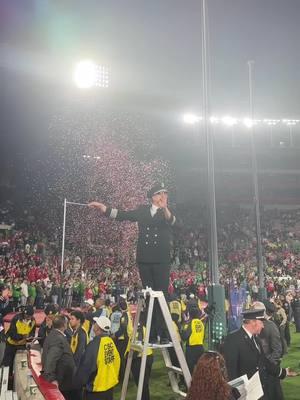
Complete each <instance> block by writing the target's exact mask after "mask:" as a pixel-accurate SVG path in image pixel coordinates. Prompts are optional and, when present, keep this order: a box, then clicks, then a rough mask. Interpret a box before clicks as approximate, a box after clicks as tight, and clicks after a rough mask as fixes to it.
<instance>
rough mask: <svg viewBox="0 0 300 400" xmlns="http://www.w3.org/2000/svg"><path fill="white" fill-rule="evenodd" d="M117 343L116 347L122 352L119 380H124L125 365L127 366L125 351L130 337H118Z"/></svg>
mask: <svg viewBox="0 0 300 400" xmlns="http://www.w3.org/2000/svg"><path fill="white" fill-rule="evenodd" d="M115 344H116V348H117V350H118V352H119V354H120V361H121V364H120V371H119V381H120V382H123V379H124V374H125V367H126V356H125V351H126V349H127V345H128V339H117V340H116V342H115Z"/></svg>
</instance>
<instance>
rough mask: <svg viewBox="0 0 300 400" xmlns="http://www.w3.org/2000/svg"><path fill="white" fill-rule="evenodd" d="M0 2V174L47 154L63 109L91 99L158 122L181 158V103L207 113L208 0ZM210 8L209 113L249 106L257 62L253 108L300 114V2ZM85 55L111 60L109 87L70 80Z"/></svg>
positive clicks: (232, 0) (220, 3)
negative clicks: (204, 24)
mask: <svg viewBox="0 0 300 400" xmlns="http://www.w3.org/2000/svg"><path fill="white" fill-rule="evenodd" d="M0 5H1V6H0V7H1V9H0V96H1V109H0V119H1V124H0V125H1V126H0V129H1V138H2V140H1V169H2V175H3V174H6V175H9V176H10V177H11V179H12V180H14V179H16V175H17V176H19V175H20V173H21V171H24V168H25V165H26V164H28V163H30V162H31V161H32V160H35V159H36V158H39V157H41V156H43V155H45V153H47V151H48V150H49V147H48V145H49V142H50V139H49V135H48V133H49V130H48V128H49V125H50V124H51V123H52V120H53V118H54V116H56V115H57V114H59V113H62V114H63V113H64V112H65V109H68V110H69V109H70V108H72V107H74V110H76V112H80V110H81V107H85V108H87V107H89V105H91V106H92V107H94V108H97V107H99V109H101V112H104V111H103V110H107V112H108V113H110V112H113V113H114V114H115V113H117V112H119V111H120V110H121V112H124V111H128V112H129V113H130V114H131V115H132V114H135V113H138V114H139V115H144V116H145V119H146V120H147V121H151V119H153V121H154V122H155V123H156V124H157V125H156V126H157V128H156V129H157V132H158V133H159V137H161V143H160V145H161V146H159V147H161V148H162V149H163V150H161V149H160V151H162V152H163V153H164V151H165V153H164V154H166V155H168V156H170V157H173V158H174V160H175V161H174V162H175V163H176V156H174V154H175V155H176V153H177V152H178V148H177V147H176V146H175V144H174V143H172V144H174V146H175V147H174V151H173V152H172V151H171V150H170V147H171V146H170V137H171V136H170V135H171V134H172V133H174V132H175V134H176V135H178V136H174V138H175V142H176V141H177V142H180V140H182V139H180V138H179V137H180V136H179V135H180V134H181V133H182V130H183V128H182V126H181V114H182V113H183V112H185V111H194V112H197V113H199V114H201V104H202V99H201V90H202V89H201V88H202V83H201V1H200V0H197V1H196V0H185V1H183V0H152V1H146V0H122V1H116V0H107V1H102V0H85V1H83V0H51V1H50V0H26V1H24V0H18V1H17V0H0ZM208 7H209V30H210V56H211V68H210V72H211V111H212V114H213V115H221V116H222V115H225V114H230V115H234V116H237V117H243V116H245V115H247V114H249V113H248V71H247V61H248V60H254V61H255V71H254V110H255V115H256V116H257V117H259V118H299V117H300V110H299V104H300V98H299V97H300V90H299V78H300V76H299V75H300V68H299V64H300V51H299V37H300V24H299V15H300V2H299V0H251V1H249V0H209V1H208ZM82 58H92V59H94V60H95V61H97V62H98V63H103V64H105V65H108V66H109V67H110V69H111V86H110V88H109V89H106V90H101V89H100V90H98V91H97V92H95V91H92V92H84V93H83V92H80V91H79V90H78V89H76V88H74V87H73V84H72V82H71V73H72V68H73V65H74V63H75V62H76V61H78V60H80V59H82ZM163 135H165V136H164V137H162V136H163ZM49 151H50V150H49ZM183 158H184V157H183ZM177 161H178V160H177ZM293 167H295V166H293ZM296 167H297V166H296ZM177 168H178V166H177ZM2 181H3V177H2Z"/></svg>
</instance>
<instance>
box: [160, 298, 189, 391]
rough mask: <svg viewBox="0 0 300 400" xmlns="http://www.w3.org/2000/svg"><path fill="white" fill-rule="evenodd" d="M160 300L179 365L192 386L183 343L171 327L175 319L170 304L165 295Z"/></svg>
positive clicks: (187, 383)
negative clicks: (172, 316)
mask: <svg viewBox="0 0 300 400" xmlns="http://www.w3.org/2000/svg"><path fill="white" fill-rule="evenodd" d="M158 301H159V304H160V307H161V310H162V313H163V316H164V319H165V322H166V325H167V328H168V331H169V335H170V337H171V341H172V343H173V347H174V350H175V353H176V356H177V359H178V361H179V365H180V367H181V369H182V374H183V377H184V380H185V383H186V385H187V387H190V384H191V380H192V377H191V373H190V370H189V368H188V365H187V362H186V359H185V357H184V354H183V350H182V347H181V344H180V342H179V340H178V338H177V335H176V332H175V330H174V329H171V328H173V321H172V318H171V314H170V311H169V307H168V304H167V302H166V299H165V297H164V296H160V297H158Z"/></svg>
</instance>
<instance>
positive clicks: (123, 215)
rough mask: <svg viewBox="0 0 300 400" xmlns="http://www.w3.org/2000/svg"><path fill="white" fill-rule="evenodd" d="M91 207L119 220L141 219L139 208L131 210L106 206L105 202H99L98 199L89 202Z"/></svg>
mask: <svg viewBox="0 0 300 400" xmlns="http://www.w3.org/2000/svg"><path fill="white" fill-rule="evenodd" d="M88 206H89V207H90V208H94V209H96V210H99V211H100V213H101V214H104V215H105V216H106V217H109V218H112V219H116V220H117V221H132V222H136V221H138V219H139V215H140V213H139V210H138V209H137V210H131V211H122V210H118V209H117V208H111V207H108V206H106V205H105V204H103V203H99V202H97V201H92V202H91V203H89V204H88Z"/></svg>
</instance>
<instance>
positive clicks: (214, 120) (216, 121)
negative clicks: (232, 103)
mask: <svg viewBox="0 0 300 400" xmlns="http://www.w3.org/2000/svg"><path fill="white" fill-rule="evenodd" d="M209 120H210V123H211V124H218V123H219V121H220V120H219V118H217V117H210V118H209Z"/></svg>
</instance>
